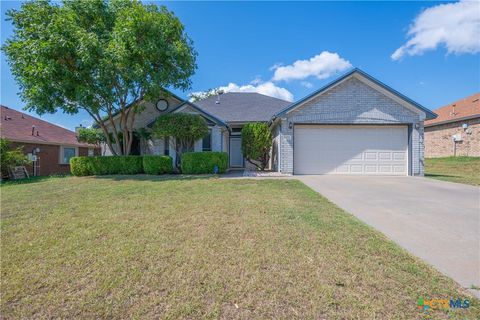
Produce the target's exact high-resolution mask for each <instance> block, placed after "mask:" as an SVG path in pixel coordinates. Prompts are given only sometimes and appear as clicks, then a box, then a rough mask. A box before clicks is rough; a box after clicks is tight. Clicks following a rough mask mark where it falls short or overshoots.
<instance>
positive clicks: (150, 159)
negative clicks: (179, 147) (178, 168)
mask: <svg viewBox="0 0 480 320" xmlns="http://www.w3.org/2000/svg"><path fill="white" fill-rule="evenodd" d="M143 171H145V173H147V174H163V173H172V172H173V162H172V157H169V156H143Z"/></svg>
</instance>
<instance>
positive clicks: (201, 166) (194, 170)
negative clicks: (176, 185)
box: [182, 151, 228, 174]
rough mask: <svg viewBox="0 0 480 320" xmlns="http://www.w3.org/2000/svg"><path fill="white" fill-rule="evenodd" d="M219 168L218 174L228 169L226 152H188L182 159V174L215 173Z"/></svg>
mask: <svg viewBox="0 0 480 320" xmlns="http://www.w3.org/2000/svg"><path fill="white" fill-rule="evenodd" d="M215 166H217V168H218V173H223V172H225V171H226V170H227V168H228V154H227V153H226V152H212V151H206V152H187V153H184V154H183V157H182V173H186V174H198V173H214V168H215Z"/></svg>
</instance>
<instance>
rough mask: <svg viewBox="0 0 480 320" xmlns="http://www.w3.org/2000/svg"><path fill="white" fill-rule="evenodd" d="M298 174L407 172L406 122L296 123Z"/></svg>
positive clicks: (295, 171)
mask: <svg viewBox="0 0 480 320" xmlns="http://www.w3.org/2000/svg"><path fill="white" fill-rule="evenodd" d="M293 150H294V153H293V154H294V159H293V161H294V162H293V166H294V173H295V174H365V175H368V174H375V175H407V173H408V165H407V163H408V155H407V152H408V136H407V126H366V125H341V126H337V125H295V129H294V145H293Z"/></svg>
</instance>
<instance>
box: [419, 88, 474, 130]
mask: <svg viewBox="0 0 480 320" xmlns="http://www.w3.org/2000/svg"><path fill="white" fill-rule="evenodd" d="M434 111H435V113H436V114H438V117H437V118H436V119H433V120H429V121H425V126H433V125H439V124H443V123H449V122H455V121H460V120H465V119H469V118H476V117H480V92H479V93H476V94H474V95H471V96H469V97H466V98H463V99H461V100H458V101H455V102H453V103H450V104H447V105H446V106H443V107H441V108H438V109H437V110H434Z"/></svg>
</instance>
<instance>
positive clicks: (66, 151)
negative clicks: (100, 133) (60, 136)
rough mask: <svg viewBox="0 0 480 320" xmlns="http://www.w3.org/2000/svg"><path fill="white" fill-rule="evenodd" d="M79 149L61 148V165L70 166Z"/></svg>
mask: <svg viewBox="0 0 480 320" xmlns="http://www.w3.org/2000/svg"><path fill="white" fill-rule="evenodd" d="M76 154H77V149H76V148H74V147H61V148H60V163H62V164H69V163H70V158H73V157H75V155H76Z"/></svg>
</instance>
